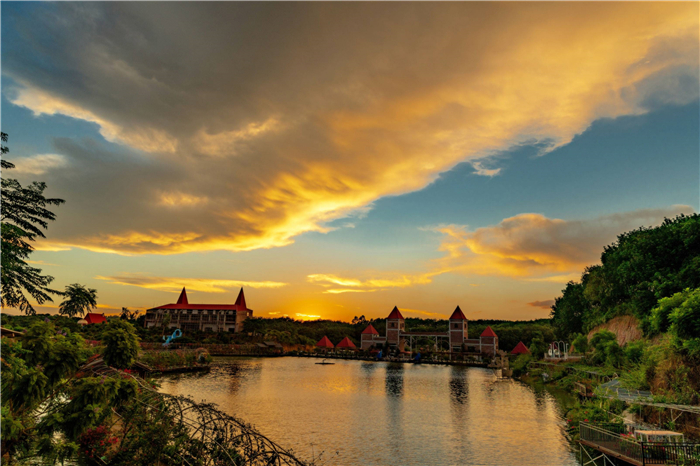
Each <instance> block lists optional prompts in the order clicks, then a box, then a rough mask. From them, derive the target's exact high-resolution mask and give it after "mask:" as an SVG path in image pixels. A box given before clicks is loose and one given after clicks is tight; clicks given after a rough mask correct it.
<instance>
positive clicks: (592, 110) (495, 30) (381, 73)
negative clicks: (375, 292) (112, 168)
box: [3, 2, 699, 287]
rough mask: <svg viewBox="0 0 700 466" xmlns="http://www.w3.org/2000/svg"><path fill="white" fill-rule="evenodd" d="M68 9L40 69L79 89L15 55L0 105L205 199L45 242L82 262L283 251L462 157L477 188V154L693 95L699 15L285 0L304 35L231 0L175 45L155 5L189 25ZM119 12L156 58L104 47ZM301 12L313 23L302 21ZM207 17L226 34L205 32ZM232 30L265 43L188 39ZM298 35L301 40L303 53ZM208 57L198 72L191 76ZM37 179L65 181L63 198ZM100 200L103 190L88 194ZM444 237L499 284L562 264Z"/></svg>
mask: <svg viewBox="0 0 700 466" xmlns="http://www.w3.org/2000/svg"><path fill="white" fill-rule="evenodd" d="M59 8H69V7H68V6H65V7H64V6H59ZM70 8H77V9H80V8H85V9H90V13H91V14H90V17H91V18H93V19H94V24H95V26H94V27H95V29H94V30H93V29H90V28H89V27H82V23H81V27H77V26H76V27H71V24H70V18H72V17H81V16H80V15H66V24H65V30H64V29H62V26H61V25H57V24H56V22H55V21H53V18H48V19H47V21H50V23H51V24H53V29H52V31H53V32H54V34H52V35H51V37H52V39H51V40H52V41H54V42H55V43H56V44H62V43H63V42H62V40H63V41H65V42H66V43H73V42H74V41H79V42H80V43H82V44H87V45H86V47H84V48H82V49H81V50H80V56H79V57H74V56H72V55H71V56H70V57H69V58H71V59H72V60H73V61H70V60H63V61H61V62H58V61H57V62H55V63H53V64H52V65H54V66H56V67H61V66H66V67H70V66H73V68H67V69H66V70H64V73H63V74H58V76H63V75H68V76H71V77H72V76H74V75H76V74H77V75H78V76H80V78H81V79H51V80H50V81H45V80H43V79H42V77H43V76H46V75H47V74H49V73H48V72H47V71H46V69H45V68H44V67H45V66H46V64H45V63H43V62H42V61H41V60H34V59H33V57H31V56H24V55H22V54H17V55H18V56H19V55H22V56H21V57H20V58H21V59H22V60H25V61H26V62H27V63H23V66H17V67H10V68H7V70H5V68H6V67H4V70H3V71H4V72H5V71H6V72H7V73H9V75H10V76H12V78H13V79H14V81H15V82H17V83H19V89H18V90H17V91H16V92H15V93H14V94H13V95H10V101H11V102H12V103H14V104H15V105H20V106H23V107H26V108H28V109H30V110H32V111H33V112H35V114H48V115H55V114H62V115H67V116H70V117H72V118H78V119H82V120H85V121H89V122H93V123H96V124H97V125H99V127H100V131H101V133H102V135H103V136H104V137H105V139H107V140H109V141H116V142H120V143H122V144H125V145H128V146H130V147H133V148H135V149H138V150H140V151H144V152H146V153H148V154H150V156H151V157H152V159H153V161H154V163H155V162H158V163H162V164H170V165H169V166H177V167H180V168H181V169H182V170H181V176H182V178H183V179H182V180H178V182H181V183H183V184H185V185H197V186H205V187H206V190H207V192H202V193H199V194H198V195H197V196H198V197H202V198H208V199H210V200H211V202H207V203H206V205H204V204H205V203H200V202H194V203H193V204H192V205H195V204H196V205H197V206H198V207H201V209H200V212H197V215H193V216H192V217H191V218H182V219H180V218H178V219H177V220H178V221H175V220H174V219H173V216H174V215H177V214H176V213H174V212H173V209H172V208H171V207H172V205H175V204H178V202H179V201H183V200H184V199H181V198H177V197H175V198H172V202H168V201H164V202H162V205H161V206H160V210H158V209H157V208H154V207H153V206H151V205H148V206H144V205H142V204H141V203H139V202H138V201H137V200H134V201H133V203H134V209H135V210H134V211H133V212H132V214H131V215H129V216H126V217H120V218H119V219H118V221H117V220H116V219H110V218H104V219H103V222H101V223H100V222H93V224H91V225H84V224H79V223H78V222H75V223H74V225H75V226H74V227H73V228H74V229H71V227H69V226H66V227H64V229H63V230H60V231H59V233H60V236H61V237H60V238H57V241H58V242H59V243H60V244H64V245H66V246H76V247H83V248H86V249H90V250H93V251H103V252H120V253H134V254H143V253H159V254H171V253H182V252H189V251H205V250H217V249H226V250H232V251H247V250H253V249H259V248H272V247H280V246H285V245H288V244H290V243H291V242H293V241H294V237H296V236H298V235H300V234H302V233H305V232H328V231H330V230H331V228H329V227H328V226H327V223H328V222H330V221H332V220H335V219H338V218H342V217H345V216H348V215H350V214H352V213H353V212H357V211H361V210H362V209H366V207H367V206H368V205H371V203H372V202H374V201H375V200H377V199H379V198H381V197H384V196H388V195H397V194H402V193H406V192H410V191H414V190H418V189H421V188H423V187H425V186H426V185H427V184H429V183H430V182H432V181H433V180H435V179H436V177H437V176H438V175H439V173H441V172H443V171H445V170H449V169H450V168H451V167H453V166H454V165H456V164H457V163H460V162H463V161H470V162H472V163H473V165H474V167H475V169H476V170H477V173H479V174H482V175H485V176H496V175H497V173H498V172H497V170H498V169H497V168H493V169H488V168H484V166H483V165H482V164H481V163H480V160H482V159H484V158H485V157H488V156H490V155H493V154H495V153H498V152H499V151H502V150H506V149H508V148H511V147H513V146H514V145H518V144H523V143H530V142H533V141H537V142H540V143H547V144H549V146H548V147H549V148H553V147H558V146H561V145H563V144H566V143H568V142H569V141H571V139H572V138H573V137H574V136H575V135H576V134H579V133H581V132H582V131H584V130H585V129H586V128H587V127H588V126H589V125H590V124H591V123H592V122H593V121H594V120H596V119H599V118H603V117H610V118H614V117H617V116H621V115H631V114H640V113H644V112H645V111H647V109H648V102H649V101H650V100H654V101H659V102H662V103H673V104H679V103H686V102H691V101H693V100H695V99H697V98H698V90H697V86H695V85H693V86H691V87H689V88H684V87H682V86H679V85H678V82H680V81H683V82H685V81H688V82H695V81H693V79H690V80H685V81H684V80H682V79H676V78H678V77H692V78H694V79H695V80H697V74H698V41H699V37H698V29H699V28H698V23H699V20H698V6H697V4H695V3H692V2H689V3H682V2H673V3H670V2H669V3H663V2H654V3H652V2H649V3H612V2H610V3H607V2H599V3H574V2H568V3H554V2H552V3H525V2H523V3H509V4H507V5H506V4H476V3H474V4H472V3H464V4H449V3H434V4H419V3H417V4H390V3H387V4H352V5H344V4H295V5H291V6H289V7H288V8H289V11H288V17H289V18H294V21H295V22H297V23H298V24H306V25H307V26H308V27H306V28H304V31H307V32H305V33H304V34H297V33H296V32H295V31H296V30H290V29H289V28H282V27H273V26H272V25H271V24H267V23H266V22H261V23H250V22H251V21H253V19H258V20H259V19H260V17H259V16H256V15H255V14H252V13H248V10H245V11H244V10H243V9H242V8H243V7H241V6H239V5H236V4H227V5H225V6H215V5H206V4H201V5H197V7H196V8H198V11H199V15H200V16H199V17H201V18H207V17H212V18H214V17H216V18H217V20H218V21H216V22H214V21H206V20H204V21H202V22H201V24H206V25H207V26H206V27H207V30H206V31H203V30H197V29H196V28H195V27H194V26H192V29H190V30H188V33H187V34H184V33H182V31H181V30H179V29H177V32H172V33H170V32H168V31H171V30H172V31H175V29H176V28H168V27H164V25H163V23H162V21H163V17H164V15H163V14H162V12H163V9H168V11H169V14H168V15H167V17H168V18H169V19H171V20H172V19H173V18H181V19H183V20H186V19H188V18H189V17H190V16H191V11H189V10H187V8H188V7H187V6H186V5H185V6H183V5H173V4H160V5H155V6H152V7H147V6H140V5H129V4H124V5H118V6H117V7H115V8H113V9H110V10H109V11H106V10H103V9H102V8H103V7H102V6H101V5H76V6H71V7H70ZM258 8H264V7H263V6H255V7H253V9H254V10H255V11H258V10H257V9H258ZM132 10H133V11H132ZM120 14H124V15H125V16H126V17H132V16H130V15H137V17H139V18H140V21H139V23H138V24H133V22H130V21H126V20H125V21H121V24H123V25H124V27H125V28H127V29H128V28H132V27H133V28H143V29H144V31H149V32H150V33H153V34H156V33H157V34H159V37H163V40H162V41H160V42H162V44H163V45H162V46H163V47H168V48H167V49H166V50H162V51H161V50H157V49H155V47H157V46H159V45H160V44H153V45H151V46H150V47H152V48H147V49H146V50H143V47H142V46H141V45H139V46H138V47H135V46H134V44H132V43H131V42H129V41H125V40H123V37H125V36H130V35H129V34H126V33H125V32H124V31H120V34H119V36H115V37H111V36H109V34H111V33H112V32H111V31H112V29H113V28H109V27H104V28H101V27H99V25H100V24H101V21H104V22H105V24H113V23H114V22H115V21H119V19H118V16H119V15H120ZM248 14H251V16H250V17H248V16H247V15H248ZM285 17H287V16H285ZM221 18H229V19H230V20H231V21H230V22H229V21H223V20H221ZM318 18H323V21H324V22H325V24H326V25H327V27H316V26H317V25H318V24H317V23H316V22H315V21H318ZM386 18H391V19H392V28H386V24H385V21H386ZM416 18H420V20H419V22H418V23H416ZM239 22H240V23H239ZM545 23H546V25H547V26H546V27H543V24H545ZM36 24H41V23H36ZM62 24H63V23H62ZM217 24H226V25H227V27H229V26H230V25H234V26H231V30H227V31H223V30H218V29H216V26H211V25H217ZM236 24H238V25H239V26H240V27H235V25H236ZM249 24H254V26H253V27H255V28H260V29H261V30H264V31H265V37H266V38H267V39H266V40H264V41H253V40H249V38H248V37H247V36H236V39H237V40H238V42H236V44H237V45H236V47H225V46H222V43H221V42H207V40H208V38H209V37H219V36H218V35H217V34H223V35H222V36H221V37H227V40H229V35H230V34H232V33H231V32H230V31H236V34H244V33H245V31H248V27H249ZM358 24H361V25H362V26H361V27H358ZM416 26H419V27H416ZM27 27H29V26H27ZM35 27H39V26H35ZM210 27H213V28H214V30H211V31H210V30H209V28H210ZM268 28H269V29H268ZM156 31H157V32H156ZM132 32H133V34H131V35H133V36H134V37H142V36H144V32H143V31H142V30H140V29H134V30H133V31H132ZM83 34H84V35H85V36H82V35H83ZM168 34H170V35H168ZM146 35H148V34H146ZM67 38H70V40H69V39H67ZM37 40H40V38H37ZM190 42H196V43H197V44H198V46H197V47H192V46H191V44H190ZM231 43H233V42H231ZM309 43H313V44H317V45H316V46H315V48H314V53H312V54H310V53H309V52H308V51H309V48H308V44H309ZM165 44H168V45H165ZM239 44H240V45H239ZM273 44H274V45H273ZM169 47H172V49H171V48H169ZM73 48H75V47H73ZM70 50H71V48H70V47H67V48H66V50H65V51H63V52H64V54H70ZM202 50H206V51H207V52H206V53H202ZM160 52H163V53H160ZM75 53H77V52H75ZM57 56H59V57H63V55H60V54H57ZM154 56H157V57H159V58H158V63H159V64H158V66H153V57H154ZM250 56H260V57H262V56H264V57H268V58H269V60H265V63H258V62H255V63H256V66H255V67H254V68H250V67H249V66H250V63H251V62H250V60H249V59H247V58H246V59H243V58H241V57H250ZM124 57H130V58H129V61H128V62H127V61H125V60H126V59H125V58H124ZM282 57H284V58H282ZM288 57H304V58H303V59H298V60H297V59H289V58H288ZM161 60H162V62H161ZM64 63H65V64H64ZM184 63H186V64H187V66H183V64H184ZM213 63H216V70H217V71H216V72H212V73H208V74H206V75H202V73H201V72H200V71H199V70H201V69H204V68H209V67H211V65H212V64H213ZM52 70H53V69H52ZM167 70H178V71H177V72H172V71H171V72H170V73H169V74H168V73H167V72H166V71H167ZM52 76H53V74H52ZM76 86H79V87H76ZM76 176H77V175H76ZM83 176H85V177H86V179H94V176H95V174H94V173H88V174H85V175H83ZM110 176H113V174H112V173H110ZM202 180H206V182H203V181H202ZM54 181H55V182H56V183H58V184H60V183H66V186H65V188H66V189H80V187H81V186H82V184H81V183H79V182H75V180H74V179H71V180H61V179H56V180H54ZM173 182H174V181H173V180H172V179H170V178H165V177H164V178H163V179H159V180H153V179H146V178H144V180H143V181H142V183H143V184H144V186H147V187H148V188H155V189H157V190H159V191H161V192H170V190H171V189H172V184H173ZM52 183H53V181H52ZM52 186H53V184H52ZM186 191H187V190H186ZM188 192H189V191H188ZM102 195H104V196H108V195H109V193H107V192H106V193H104V194H102V193H93V196H97V197H99V196H102ZM193 199H194V198H192V200H193ZM214 200H215V201H214ZM92 204H94V205H95V206H100V205H101V204H100V202H93V203H92ZM181 204H182V202H180V204H178V205H181ZM86 208H87V207H86ZM95 209H96V211H95V212H94V214H95V215H96V216H97V215H103V214H101V213H100V211H99V209H97V208H95ZM138 209H142V210H138ZM88 214H90V213H88ZM538 221H543V222H545V223H546V220H543V219H537V218H534V217H531V218H520V219H514V220H513V223H515V222H526V223H529V224H533V225H534V224H535V223H537V222H538ZM154 224H156V225H160V226H159V227H157V228H156V227H154V226H153V225H154ZM542 226H545V225H542ZM86 229H87V231H86ZM445 233H446V234H448V235H449V234H450V233H448V232H445ZM493 233H494V234H496V233H497V232H493ZM454 234H455V235H456V236H455V237H454V238H455V240H456V241H457V242H459V239H460V238H463V239H464V240H467V241H469V242H470V244H469V245H467V248H471V247H473V248H475V251H472V253H473V254H474V255H476V256H478V257H486V256H488V257H499V261H500V262H499V263H498V264H497V266H496V265H495V264H494V262H493V261H487V262H486V263H484V264H483V267H482V269H483V268H488V267H492V268H493V267H495V269H498V270H505V269H507V268H510V269H509V270H510V272H509V273H511V274H518V273H525V272H523V271H524V268H523V267H524V265H523V264H525V263H531V264H532V267H541V266H546V267H549V268H551V269H555V270H564V269H568V268H570V266H572V265H573V262H572V263H568V264H564V263H562V262H561V260H560V259H561V257H560V255H558V253H552V254H553V255H549V256H548V254H550V251H549V250H543V251H540V252H538V253H537V254H534V253H533V254H534V255H531V256H528V257H524V256H523V257H521V256H517V254H516V255H515V256H512V257H511V255H510V252H508V250H507V248H505V249H500V247H501V246H499V249H498V251H496V250H495V249H493V248H492V247H491V245H490V244H489V243H488V242H484V240H486V239H488V238H482V237H480V236H479V235H478V234H477V236H474V237H472V236H469V235H467V234H466V233H465V232H459V231H455V232H454ZM484 234H485V233H484ZM465 235H466V236H465ZM506 240H507V238H505V237H501V238H499V241H500V242H503V241H506ZM494 241H495V239H494ZM499 244H500V243H499ZM445 247H446V248H448V247H450V246H449V245H445ZM448 252H449V251H448ZM572 252H573V253H575V252H576V251H572ZM567 257H569V258H570V259H571V260H573V261H574V262H575V263H578V262H577V261H579V259H578V258H575V257H570V256H568V255H567ZM528 261H529V262H528ZM526 268H527V267H526ZM495 269H494V271H496V270H495ZM412 280H413V279H409V280H408V282H412ZM427 280H429V278H427ZM374 286H377V287H380V286H394V285H392V284H379V283H377V284H375V285H374ZM403 286H408V285H403Z"/></svg>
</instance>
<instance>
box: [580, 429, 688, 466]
mask: <svg viewBox="0 0 700 466" xmlns="http://www.w3.org/2000/svg"><path fill="white" fill-rule="evenodd" d="M624 431H625V427H624V426H622V425H621V424H589V423H586V422H582V423H580V425H579V435H580V439H581V440H582V441H585V442H588V443H590V444H593V445H595V446H596V447H599V448H604V449H606V450H609V451H610V452H614V453H616V454H617V455H620V456H622V457H624V458H622V459H630V460H633V461H635V462H637V463H639V464H643V465H647V464H664V465H677V466H681V465H683V466H692V465H700V443H673V442H664V443H661V442H637V441H636V440H633V439H628V438H625V437H623V436H622V435H623V434H624V433H625V432H624Z"/></svg>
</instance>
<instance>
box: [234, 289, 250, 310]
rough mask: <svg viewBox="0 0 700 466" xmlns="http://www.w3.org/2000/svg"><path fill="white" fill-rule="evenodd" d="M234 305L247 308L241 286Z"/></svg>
mask: <svg viewBox="0 0 700 466" xmlns="http://www.w3.org/2000/svg"><path fill="white" fill-rule="evenodd" d="M235 305H236V306H240V307H241V308H242V309H248V307H247V306H246V305H245V295H244V294H243V288H241V291H239V292H238V298H236V302H235Z"/></svg>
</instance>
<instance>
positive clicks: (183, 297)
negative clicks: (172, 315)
mask: <svg viewBox="0 0 700 466" xmlns="http://www.w3.org/2000/svg"><path fill="white" fill-rule="evenodd" d="M151 309H180V310H185V309H202V310H216V311H249V310H250V309H248V307H247V306H246V303H245V295H244V294H243V288H241V291H240V292H239V293H238V299H236V304H190V303H189V302H188V301H187V291H185V288H182V291H181V292H180V297H179V298H178V299H177V303H175V304H164V305H162V306H157V307H154V308H151Z"/></svg>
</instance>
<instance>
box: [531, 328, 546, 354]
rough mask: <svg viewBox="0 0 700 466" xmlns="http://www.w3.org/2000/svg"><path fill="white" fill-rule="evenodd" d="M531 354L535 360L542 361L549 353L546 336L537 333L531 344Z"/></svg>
mask: <svg viewBox="0 0 700 466" xmlns="http://www.w3.org/2000/svg"><path fill="white" fill-rule="evenodd" d="M529 350H530V354H532V357H534V358H535V359H541V358H542V357H544V355H545V353H546V352H547V343H546V342H545V341H544V336H542V333H540V332H537V333H535V336H534V337H533V338H532V342H530V348H529Z"/></svg>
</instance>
